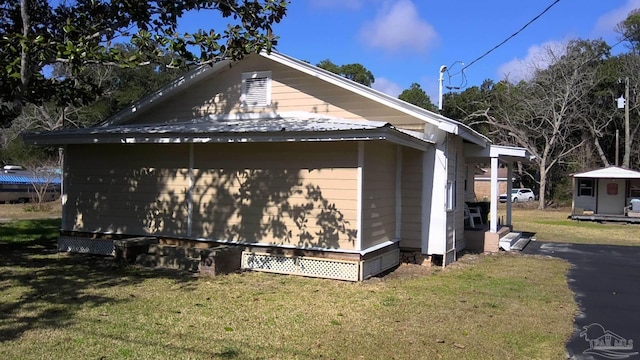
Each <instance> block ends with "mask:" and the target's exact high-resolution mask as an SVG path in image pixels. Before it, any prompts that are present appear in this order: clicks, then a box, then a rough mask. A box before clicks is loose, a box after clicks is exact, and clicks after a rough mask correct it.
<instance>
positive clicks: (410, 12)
mask: <svg viewBox="0 0 640 360" xmlns="http://www.w3.org/2000/svg"><path fill="white" fill-rule="evenodd" d="M360 37H361V38H362V40H363V41H364V42H365V43H366V44H367V45H369V46H371V47H374V48H380V49H383V50H384V51H387V52H389V53H399V52H402V53H407V52H409V53H411V52H414V53H416V52H417V53H424V52H426V51H427V50H428V49H429V47H431V46H432V45H433V44H434V42H436V41H437V40H438V34H437V33H436V31H435V30H434V28H433V26H431V24H429V23H427V22H426V21H424V20H422V19H420V16H419V14H418V11H417V10H416V7H415V5H414V4H413V2H411V1H410V0H399V1H390V2H385V3H384V5H383V7H382V8H381V9H380V11H379V12H378V15H377V16H376V18H375V19H374V20H373V21H370V22H367V23H365V24H364V25H363V27H362V29H361V30H360Z"/></svg>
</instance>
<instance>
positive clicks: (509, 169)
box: [506, 162, 513, 226]
mask: <svg viewBox="0 0 640 360" xmlns="http://www.w3.org/2000/svg"><path fill="white" fill-rule="evenodd" d="M511 179H513V163H511V162H508V163H507V224H506V225H509V226H512V225H513V223H512V222H511V211H513V203H511V190H512V189H513V183H512V182H511Z"/></svg>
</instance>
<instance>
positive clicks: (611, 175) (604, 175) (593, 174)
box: [572, 166, 640, 179]
mask: <svg viewBox="0 0 640 360" xmlns="http://www.w3.org/2000/svg"><path fill="white" fill-rule="evenodd" d="M572 176H573V177H574V178H592V179H640V172H638V171H634V170H630V169H625V168H621V167H618V166H609V167H606V168H602V169H596V170H591V171H586V172H582V173H577V174H573V175H572Z"/></svg>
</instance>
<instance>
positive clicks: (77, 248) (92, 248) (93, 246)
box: [58, 236, 114, 255]
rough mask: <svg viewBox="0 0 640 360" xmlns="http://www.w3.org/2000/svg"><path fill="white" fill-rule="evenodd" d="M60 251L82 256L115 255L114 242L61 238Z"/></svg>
mask: <svg viewBox="0 0 640 360" xmlns="http://www.w3.org/2000/svg"><path fill="white" fill-rule="evenodd" d="M58 251H63V252H74V253H82V254H96V255H113V254H114V247H113V240H106V239H89V238H85V237H74V236H59V237H58Z"/></svg>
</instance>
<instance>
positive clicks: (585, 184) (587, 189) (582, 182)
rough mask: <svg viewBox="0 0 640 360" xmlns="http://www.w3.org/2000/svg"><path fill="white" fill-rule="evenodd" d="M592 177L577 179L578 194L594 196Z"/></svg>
mask: <svg viewBox="0 0 640 360" xmlns="http://www.w3.org/2000/svg"><path fill="white" fill-rule="evenodd" d="M594 195H595V194H594V191H593V179H578V196H594Z"/></svg>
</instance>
